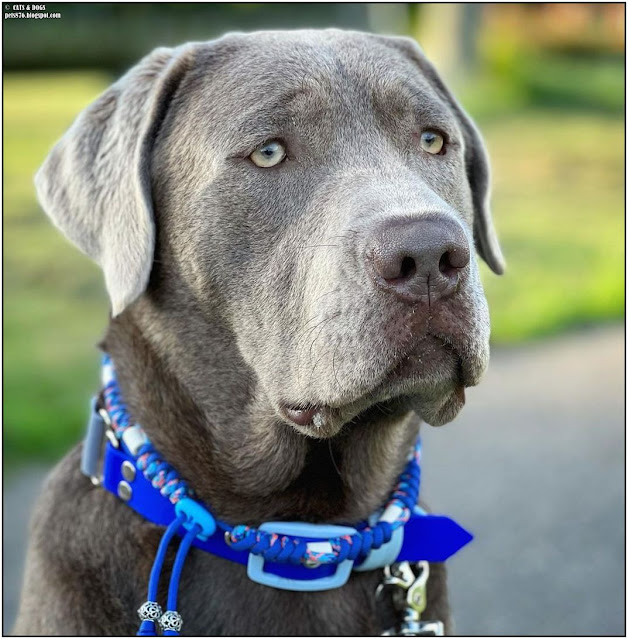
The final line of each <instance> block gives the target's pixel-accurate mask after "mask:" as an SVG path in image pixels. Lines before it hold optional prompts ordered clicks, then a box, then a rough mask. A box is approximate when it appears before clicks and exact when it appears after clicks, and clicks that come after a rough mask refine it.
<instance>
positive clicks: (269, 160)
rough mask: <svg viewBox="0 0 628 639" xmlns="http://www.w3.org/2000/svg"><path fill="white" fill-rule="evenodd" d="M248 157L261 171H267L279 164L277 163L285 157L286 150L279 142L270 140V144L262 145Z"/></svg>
mask: <svg viewBox="0 0 628 639" xmlns="http://www.w3.org/2000/svg"><path fill="white" fill-rule="evenodd" d="M249 157H250V158H251V162H253V164H256V165H257V166H259V167H261V168H263V169H268V168H270V167H271V166H275V165H276V164H279V162H281V161H282V160H283V159H284V158H285V157H286V149H285V147H284V146H283V144H281V142H277V140H271V141H270V142H265V143H264V144H262V146H260V147H259V148H258V149H255V151H253V153H251V155H250V156H249Z"/></svg>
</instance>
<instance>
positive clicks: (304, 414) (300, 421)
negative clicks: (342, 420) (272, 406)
mask: <svg viewBox="0 0 628 639" xmlns="http://www.w3.org/2000/svg"><path fill="white" fill-rule="evenodd" d="M279 412H280V413H281V416H282V417H283V418H284V419H286V420H287V421H289V422H291V423H292V424H294V425H296V426H301V427H307V426H312V427H314V428H316V429H321V428H323V427H324V426H326V425H328V424H329V422H330V421H331V420H332V419H333V418H334V417H335V412H336V411H335V409H333V408H332V407H331V406H320V405H319V406H315V405H313V404H299V405H291V404H287V403H282V404H280V406H279Z"/></svg>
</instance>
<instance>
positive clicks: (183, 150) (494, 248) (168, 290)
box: [15, 29, 504, 635]
mask: <svg viewBox="0 0 628 639" xmlns="http://www.w3.org/2000/svg"><path fill="white" fill-rule="evenodd" d="M35 181H36V188H37V193H38V197H39V200H40V202H41V204H42V206H43V208H44V210H45V211H46V213H47V214H48V215H49V216H50V217H51V218H52V220H53V222H54V223H55V224H56V225H57V226H58V227H59V229H60V230H61V231H62V232H63V233H64V234H65V235H66V236H67V237H68V238H69V239H70V240H71V241H72V242H73V243H74V244H75V245H76V246H78V248H79V249H81V250H82V251H83V252H84V253H86V254H87V255H88V256H89V257H91V258H92V259H94V260H95V261H96V262H97V263H98V264H99V265H100V267H101V268H102V271H103V273H104V279H105V284H106V288H107V292H108V295H109V298H110V301H111V320H110V323H109V326H108V329H107V332H106V336H105V337H104V339H103V341H102V345H101V346H102V348H103V350H104V351H106V352H107V353H109V354H110V355H111V357H112V358H113V361H114V362H115V365H116V370H117V375H118V378H119V383H120V387H121V389H122V392H123V394H124V398H125V401H126V403H127V405H128V408H129V411H130V412H131V414H132V415H133V417H134V419H135V420H136V421H137V422H139V423H140V424H142V426H143V428H144V430H145V431H146V433H147V434H148V436H149V437H150V439H151V441H152V442H153V443H154V445H155V446H156V448H157V449H158V450H159V451H161V453H162V454H163V455H164V456H165V458H166V459H167V460H168V462H169V463H170V464H172V466H173V467H174V468H177V469H179V470H180V471H181V472H182V474H183V475H184V476H185V478H186V479H187V480H188V481H189V483H190V484H191V485H193V487H194V490H195V491H196V494H197V495H198V497H199V499H201V500H202V501H203V502H204V503H206V504H210V505H211V507H212V511H213V512H215V513H218V515H219V516H220V517H221V518H222V519H223V520H227V521H231V522H246V523H247V524H252V525H257V524H259V523H260V522H263V521H268V520H272V519H280V520H299V521H308V522H314V523H316V522H328V523H332V524H333V523H339V522H355V521H359V520H363V519H364V518H365V517H367V516H368V515H369V514H370V513H372V512H373V511H375V510H376V509H377V508H378V507H380V506H381V504H382V503H384V501H385V499H386V497H387V495H389V494H390V491H391V488H392V487H393V485H394V483H395V478H396V477H397V476H398V475H399V473H400V471H401V470H402V469H403V466H404V464H405V460H406V456H407V452H408V450H409V448H410V447H411V446H412V443H413V441H414V440H415V439H416V437H417V434H418V431H419V425H420V423H421V422H422V421H424V422H426V423H428V424H430V425H433V426H438V425H442V424H445V423H446V422H449V421H451V420H452V419H453V418H454V417H455V416H456V415H457V413H458V412H459V411H460V409H461V408H462V406H463V405H464V400H465V395H464V389H465V388H466V387H469V386H473V385H475V384H477V383H478V382H479V380H480V378H481V376H482V373H483V372H484V370H485V368H486V366H487V363H488V359H489V332H490V324H489V314H488V308H487V303H486V299H485V296H484V294H483V289H482V285H481V282H480V279H479V273H478V259H477V257H476V254H475V251H474V250H473V249H474V248H475V249H476V251H477V253H478V254H479V256H480V257H482V258H483V259H484V261H485V262H486V263H487V264H488V265H489V267H490V268H491V269H492V270H493V271H494V272H496V273H498V274H499V273H502V271H503V268H504V260H503V257H502V253H501V250H500V247H499V244H498V241H497V238H496V234H495V230H494V227H493V223H492V220H491V214H490V210H489V163H488V158H487V153H486V151H485V147H484V144H483V142H482V139H481V137H480V134H479V133H478V130H477V129H476V127H475V126H474V124H473V123H472V121H471V120H470V118H469V117H468V116H467V115H466V114H465V112H464V111H463V109H462V108H461V107H460V105H459V104H458V102H457V101H456V100H455V99H454V97H453V96H452V95H451V93H450V91H449V90H448V89H447V88H446V86H445V84H444V83H443V81H442V80H441V79H440V77H439V75H438V73H437V72H436V70H435V69H434V67H433V66H432V65H431V63H430V62H428V60H427V59H426V57H425V56H424V54H423V52H422V51H421V49H420V48H419V47H418V45H417V44H416V43H415V42H414V41H412V40H410V39H407V38H398V37H387V36H379V35H372V34H365V33H358V32H347V31H341V30H334V29H331V30H320V31H319V30H306V31H293V32H290V31H285V32H280V31H277V32H271V31H269V32H257V33H248V34H244V33H231V34H227V35H225V36H223V37H222V38H220V39H218V40H214V41H210V42H203V43H189V44H186V45H183V46H181V47H178V48H172V49H170V48H159V49H156V50H155V51H153V52H152V53H150V54H149V55H148V56H147V57H145V58H144V59H142V60H141V61H140V62H139V63H138V64H137V65H136V66H135V67H133V68H132V69H131V70H130V71H129V72H128V73H127V74H126V75H125V76H123V77H122V78H121V79H120V80H118V81H117V82H116V83H115V84H113V85H112V86H111V87H110V88H109V89H107V90H106V91H105V92H104V93H103V94H102V95H101V96H100V97H98V98H97V99H96V100H95V101H94V102H93V103H92V104H91V105H90V106H88V107H87V108H86V109H85V110H84V111H83V112H82V113H81V114H80V115H79V116H78V118H77V119H76V121H75V122H74V123H73V124H72V126H71V127H70V129H69V130H68V131H67V132H66V133H65V135H64V136H63V137H62V139H61V140H60V141H59V142H58V143H57V145H56V146H55V147H54V148H53V149H52V150H51V152H50V154H49V155H48V157H47V159H46V160H45V163H44V164H43V166H42V167H41V169H40V170H39V172H38V174H37V176H36V180H35ZM55 419H63V416H62V415H58V416H55ZM80 456H81V446H78V447H77V448H75V449H74V450H73V451H72V452H70V453H69V454H68V455H67V456H66V457H65V459H64V460H63V461H61V462H60V464H59V465H58V466H57V467H56V468H55V469H54V470H53V471H52V473H51V475H50V476H49V477H48V479H47V481H46V482H45V485H44V488H43V492H42V495H41V497H40V499H39V502H38V505H37V506H36V509H35V512H34V516H33V519H32V522H31V532H30V544H29V549H28V553H27V566H26V573H25V581H24V587H23V594H22V599H21V604H20V610H19V615H18V620H17V622H16V626H15V632H16V633H18V634H24V635H38V634H63V635H131V634H134V633H135V632H136V630H137V624H138V620H137V614H136V610H137V608H138V606H139V605H141V604H142V602H143V601H144V600H145V599H146V583H147V579H148V574H149V572H150V567H151V563H152V560H153V558H154V556H155V552H156V549H157V545H158V543H159V539H160V536H161V534H162V532H163V529H162V528H160V527H159V526H156V525H154V524H151V523H149V522H147V521H145V520H144V519H143V518H142V517H140V516H138V515H137V514H136V513H135V512H133V511H132V510H131V509H130V508H128V507H127V506H126V505H125V504H124V503H121V501H120V500H118V499H116V498H115V497H114V496H113V495H111V494H108V493H107V492H106V491H104V490H102V488H99V487H96V486H93V485H92V484H91V483H90V482H89V480H88V479H87V478H86V477H84V476H83V475H82V474H81V472H80V470H79V465H80ZM171 561H172V556H171V555H168V562H171ZM380 581H381V571H371V572H359V573H353V574H352V576H351V578H350V579H349V581H348V582H347V583H346V585H344V586H343V587H342V589H341V590H330V591H323V592H314V593H299V592H289V591H285V590H277V589H273V588H268V587H266V586H262V585H259V584H257V583H254V582H253V581H251V580H249V579H248V578H247V576H246V572H245V570H244V569H243V567H242V566H238V565H236V564H233V563H230V562H228V561H225V560H224V559H221V558H219V557H215V556H212V555H210V554H208V553H205V552H201V551H194V550H193V551H192V552H191V554H190V557H189V560H188V563H187V564H186V568H185V570H184V571H183V575H182V582H181V595H180V610H181V614H182V616H183V618H184V619H185V626H184V632H185V633H186V634H191V635H223V634H224V635H375V634H380V633H381V632H382V630H384V628H382V626H381V620H380V619H379V616H378V612H377V606H376V602H375V597H374V592H375V589H376V587H377V585H378V584H379V583H380ZM445 581H446V580H445V570H444V566H443V565H442V564H433V565H431V571H430V579H429V587H428V594H427V596H428V606H427V610H426V611H425V616H426V617H428V618H438V619H443V620H445V621H446V625H447V629H448V630H450V629H451V627H450V626H449V621H448V619H449V617H448V615H449V612H448V603H447V593H446V583H445ZM162 594H163V592H162Z"/></svg>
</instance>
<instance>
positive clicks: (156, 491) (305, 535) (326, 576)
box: [81, 356, 473, 636]
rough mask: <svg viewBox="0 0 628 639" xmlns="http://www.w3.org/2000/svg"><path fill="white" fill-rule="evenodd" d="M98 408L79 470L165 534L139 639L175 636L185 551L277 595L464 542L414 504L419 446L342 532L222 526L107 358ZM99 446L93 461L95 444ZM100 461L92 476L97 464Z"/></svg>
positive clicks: (447, 551) (328, 585) (299, 526)
mask: <svg viewBox="0 0 628 639" xmlns="http://www.w3.org/2000/svg"><path fill="white" fill-rule="evenodd" d="M103 386H104V388H103V398H104V404H105V405H104V407H102V408H99V407H98V402H97V400H96V399H94V400H93V401H92V410H91V414H90V420H89V423H88V429H87V436H86V438H85V441H84V444H83V454H82V459H81V470H82V471H83V473H84V474H86V475H88V476H89V477H91V478H92V481H93V482H94V483H95V484H101V485H102V486H103V487H104V488H105V489H106V490H108V491H110V492H112V493H114V494H115V495H117V496H118V497H120V498H121V499H122V500H123V501H125V502H126V503H127V504H128V505H129V506H130V507H131V508H133V510H135V511H136V512H137V513H139V514H140V515H141V516H142V517H144V518H145V519H147V520H148V521H150V522H152V523H154V524H158V525H161V526H166V531H165V533H164V535H163V537H162V540H161V543H160V545H159V549H158V551H157V555H156V557H155V561H154V564H153V568H152V570H151V574H150V580H149V586H148V599H147V601H146V602H145V603H144V604H143V605H142V606H141V607H140V609H139V610H138V613H139V615H140V619H141V620H142V621H141V626H140V630H139V632H138V635H140V636H155V634H156V627H155V623H156V622H158V623H159V624H160V626H161V627H162V629H163V631H164V634H165V635H178V633H179V631H180V630H181V626H182V619H181V617H180V615H179V613H178V612H177V591H178V584H179V577H180V574H181V570H182V568H183V564H184V561H185V557H186V555H187V553H188V551H189V549H190V547H191V546H196V547H197V548H200V549H201V550H204V551H206V552H209V553H212V554H214V555H217V556H219V557H222V558H224V559H228V560H230V561H233V562H236V563H241V564H245V565H246V566H247V574H248V576H249V578H250V579H252V580H253V581H256V582H258V583H260V584H263V585H266V586H272V587H274V588H281V589H285V590H297V591H315V590H329V589H332V588H338V587H340V586H343V585H344V584H345V583H346V582H347V580H348V579H349V576H350V574H351V571H352V570H356V571H365V570H375V569H378V568H383V567H384V566H387V565H391V564H393V563H395V562H398V561H411V562H417V561H421V560H426V561H445V560H446V559H447V558H448V557H450V556H451V555H453V554H454V553H455V552H457V551H458V550H459V549H460V548H462V547H463V546H464V545H466V544H467V543H469V542H470V541H471V539H472V538H473V537H472V535H471V534H470V533H468V532H467V531H466V530H464V529H463V528H462V527H461V526H459V525H458V524H457V523H456V522H454V521H453V520H452V519H449V518H448V517H444V516H442V515H432V514H428V513H426V512H424V511H423V510H421V509H420V508H419V507H418V506H417V502H418V497H419V484H420V477H421V470H420V457H421V443H420V440H417V443H416V445H415V447H414V449H413V451H412V452H411V454H410V456H409V458H408V463H407V465H406V467H405V469H404V471H403V472H402V473H401V475H400V477H399V480H398V483H397V486H396V488H395V489H394V490H393V492H392V493H391V496H390V498H389V500H388V502H387V503H386V505H385V506H384V507H383V508H382V509H380V510H379V511H377V512H376V513H374V514H373V515H371V517H369V519H368V521H363V522H359V523H358V524H356V525H352V526H336V525H329V524H308V523H305V522H266V523H263V524H262V525H260V526H259V528H253V527H251V526H246V525H237V526H232V525H230V524H228V523H227V522H224V521H221V520H220V519H218V518H217V517H216V516H214V515H213V514H212V512H211V510H210V508H209V507H208V506H206V505H205V504H202V503H201V502H200V501H198V500H197V499H196V498H195V496H194V491H193V490H192V489H191V488H190V487H189V486H188V484H187V483H186V482H185V481H184V480H183V479H181V477H180V476H179V474H178V472H177V471H176V470H175V469H174V468H172V466H170V465H169V464H168V463H167V462H166V461H165V460H164V459H163V458H162V457H161V455H160V454H159V453H158V452H157V451H156V450H155V448H154V447H153V445H152V444H151V442H150V441H149V439H148V437H147V436H146V434H145V432H144V431H143V429H142V427H141V426H140V425H139V424H136V423H134V422H133V421H132V419H131V417H130V415H129V413H128V412H127V410H126V407H125V405H124V402H123V400H122V396H121V393H120V389H119V387H118V383H117V380H116V376H115V371H114V368H113V363H112V361H111V358H110V357H108V356H105V357H104V360H103ZM105 436H106V445H105V451H104V457H102V455H101V453H102V442H103V441H105ZM101 457H102V469H100V470H99V468H100V466H101ZM176 535H182V536H183V539H182V541H181V543H180V546H179V550H178V552H177V556H176V559H175V562H174V566H173V569H172V575H171V579H170V586H169V589H168V602H167V610H166V612H165V613H162V609H161V606H160V605H159V604H158V603H157V586H158V582H159V576H160V573H161V568H162V566H163V562H164V557H165V554H166V550H167V548H168V545H169V543H170V541H171V540H172V539H173V537H175V536H176Z"/></svg>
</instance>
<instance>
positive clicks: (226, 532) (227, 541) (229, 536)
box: [225, 530, 233, 546]
mask: <svg viewBox="0 0 628 639" xmlns="http://www.w3.org/2000/svg"><path fill="white" fill-rule="evenodd" d="M225 543H226V544H227V546H231V544H232V543H233V541H231V533H230V532H229V531H228V530H225Z"/></svg>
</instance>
